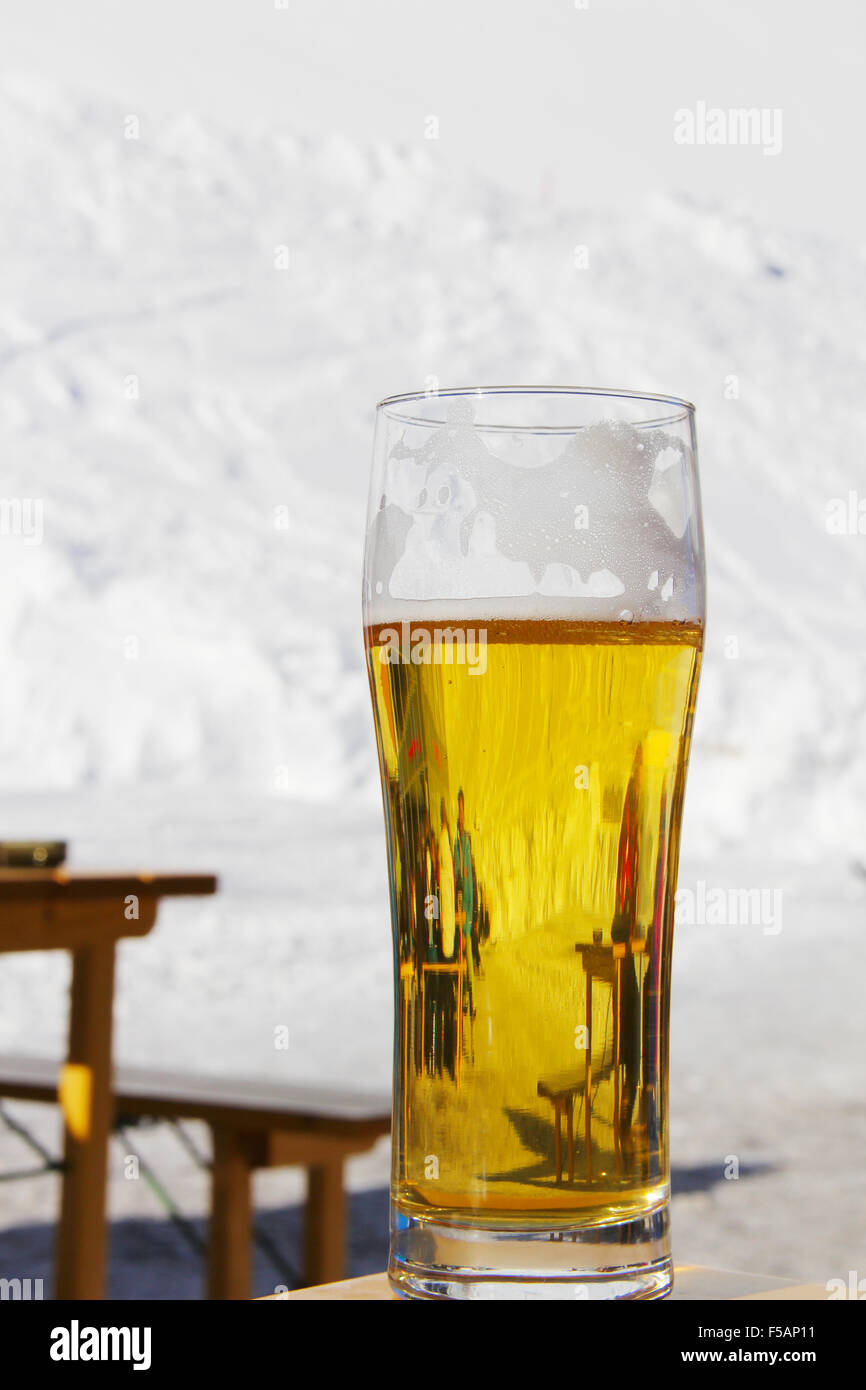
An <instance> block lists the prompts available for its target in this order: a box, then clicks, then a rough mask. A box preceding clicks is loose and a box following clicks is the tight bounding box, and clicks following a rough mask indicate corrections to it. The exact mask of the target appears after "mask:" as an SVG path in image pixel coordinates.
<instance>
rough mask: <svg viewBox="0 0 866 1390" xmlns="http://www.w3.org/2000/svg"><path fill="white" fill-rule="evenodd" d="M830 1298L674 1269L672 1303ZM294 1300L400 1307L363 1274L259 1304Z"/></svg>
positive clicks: (382, 1283)
mask: <svg viewBox="0 0 866 1390" xmlns="http://www.w3.org/2000/svg"><path fill="white" fill-rule="evenodd" d="M829 1297H830V1295H829V1293H828V1291H827V1289H826V1287H825V1286H824V1285H823V1284H798V1283H796V1282H795V1281H794V1280H792V1279H776V1278H774V1277H772V1276H771V1275H766V1274H742V1273H740V1272H738V1271H736V1270H730V1269H709V1268H707V1267H706V1266H705V1265H677V1267H676V1270H675V1273H674V1289H673V1293H672V1294H671V1298H672V1299H680V1300H683V1301H691V1300H699V1301H700V1300H703V1299H713V1300H715V1299H718V1300H728V1299H777V1298H779V1299H806V1300H808V1301H811V1302H818V1301H820V1300H825V1299H828V1298H829ZM295 1299H310V1300H315V1299H322V1300H325V1301H329V1302H337V1301H340V1302H345V1301H351V1302H355V1301H357V1300H362V1299H363V1300H365V1301H374V1302H381V1303H392V1302H394V1303H401V1302H402V1301H403V1300H402V1299H398V1298H397V1295H396V1294H395V1293H394V1291H393V1290H392V1288H391V1286H390V1284H389V1283H388V1276H387V1275H386V1274H366V1275H364V1277H363V1278H362V1279H346V1280H344V1281H343V1282H342V1283H340V1284H320V1285H319V1286H318V1288H315V1289H296V1290H295V1291H294V1292H293V1293H288V1294H285V1293H283V1294H271V1295H270V1297H269V1298H263V1299H261V1300H260V1302H262V1303H267V1302H273V1303H278V1302H280V1301H283V1302H285V1301H286V1300H289V1301H291V1302H293V1301H294V1300H295Z"/></svg>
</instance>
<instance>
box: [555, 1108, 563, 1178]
mask: <svg viewBox="0 0 866 1390" xmlns="http://www.w3.org/2000/svg"><path fill="white" fill-rule="evenodd" d="M561 1104H562V1102H561V1101H558V1100H555V1101H554V1102H553V1124H554V1131H553V1159H554V1162H555V1164H556V1183H557V1186H559V1184H560V1183H561V1182H562V1138H561V1135H560V1128H559V1112H560V1106H561Z"/></svg>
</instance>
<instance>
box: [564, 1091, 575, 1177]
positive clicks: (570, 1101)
mask: <svg viewBox="0 0 866 1390" xmlns="http://www.w3.org/2000/svg"><path fill="white" fill-rule="evenodd" d="M565 1104H566V1107H567V1108H566V1111H565V1121H566V1125H567V1127H568V1181H569V1182H574V1096H573V1095H570V1096H566V1098H565Z"/></svg>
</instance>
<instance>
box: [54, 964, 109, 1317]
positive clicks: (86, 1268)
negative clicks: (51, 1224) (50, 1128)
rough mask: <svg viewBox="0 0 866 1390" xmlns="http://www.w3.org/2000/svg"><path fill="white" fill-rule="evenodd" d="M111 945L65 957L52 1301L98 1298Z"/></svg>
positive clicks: (102, 1277)
mask: <svg viewBox="0 0 866 1390" xmlns="http://www.w3.org/2000/svg"><path fill="white" fill-rule="evenodd" d="M113 994H114V943H113V942H110V943H109V944H107V945H101V946H86V947H82V948H81V949H79V950H76V951H73V953H72V987H71V1000H70V1014H69V1051H68V1059H67V1062H66V1065H65V1066H64V1067H63V1069H62V1071H61V1074H60V1086H59V1099H60V1105H61V1109H62V1112H63V1121H64V1152H63V1157H64V1165H65V1167H64V1174H63V1194H62V1198H61V1205H60V1225H59V1229H58V1237H57V1280H56V1289H55V1296H56V1297H57V1298H61V1299H68V1298H102V1297H104V1294H105V1253H106V1228H105V1179H106V1171H107V1165H108V1139H109V1133H110V1128H111V1118H112V1116H111V1109H112V1102H111V1022H112V1000H113Z"/></svg>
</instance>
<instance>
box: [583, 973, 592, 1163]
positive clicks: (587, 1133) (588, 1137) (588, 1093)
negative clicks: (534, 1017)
mask: <svg viewBox="0 0 866 1390" xmlns="http://www.w3.org/2000/svg"><path fill="white" fill-rule="evenodd" d="M583 1129H584V1144H585V1146H586V1180H587V1182H592V973H591V971H589V970H588V971H587V972H586V1080H585V1089H584V1092H583Z"/></svg>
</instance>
